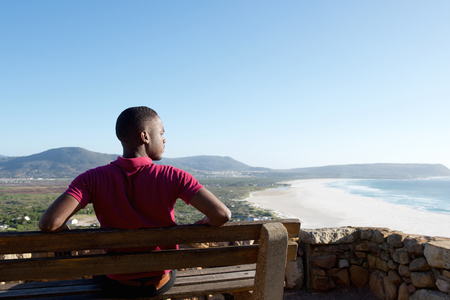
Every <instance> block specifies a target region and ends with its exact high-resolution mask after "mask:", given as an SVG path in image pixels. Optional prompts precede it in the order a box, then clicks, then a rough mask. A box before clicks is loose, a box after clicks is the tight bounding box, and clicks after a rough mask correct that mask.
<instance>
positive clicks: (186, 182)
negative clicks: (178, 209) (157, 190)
mask: <svg viewBox="0 0 450 300" xmlns="http://www.w3.org/2000/svg"><path fill="white" fill-rule="evenodd" d="M174 171H175V172H177V173H178V174H177V176H178V177H179V179H180V181H179V182H180V189H179V190H180V192H179V195H178V197H179V198H180V199H181V200H183V201H184V202H186V204H190V202H191V199H192V197H194V195H195V194H196V193H197V192H198V191H199V190H200V189H201V188H203V186H202V185H201V184H200V183H199V182H198V180H197V179H195V178H194V176H192V175H191V174H189V173H188V172H186V171H183V170H180V169H176V168H174Z"/></svg>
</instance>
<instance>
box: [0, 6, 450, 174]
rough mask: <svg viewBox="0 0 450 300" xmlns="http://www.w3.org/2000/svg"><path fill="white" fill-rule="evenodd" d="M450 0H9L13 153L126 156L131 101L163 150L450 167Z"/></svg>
mask: <svg viewBox="0 0 450 300" xmlns="http://www.w3.org/2000/svg"><path fill="white" fill-rule="evenodd" d="M449 15H450V1H447V0H442V1H422V0H421V1H414V0H407V1H334V0H332V1H331V0H330V1H325V0H324V1H301V0H295V1H289V0H286V1H245V0H244V1H241V0H240V1H203V0H199V1H181V0H180V1H132V0H131V1H100V0H98V1H82V0H77V1H61V0H53V1H52V0H47V1H31V0H29V1H25V0H17V1H0V105H1V108H0V154H1V155H7V156H25V155H31V154H35V153H39V152H42V151H45V150H48V149H52V148H59V147H82V148H85V149H88V150H91V151H95V152H101V153H110V154H121V146H120V143H119V142H118V141H117V139H116V137H115V132H114V124H115V121H116V118H117V116H118V115H119V113H120V112H121V111H122V110H123V109H125V108H127V107H130V106H137V105H146V106H149V107H151V108H153V109H155V110H156V111H157V112H158V114H159V115H160V116H161V118H162V120H163V124H164V127H165V129H166V134H165V137H166V139H167V143H166V152H165V157H169V158H175V157H187V156H195V155H219V156H231V157H232V158H234V159H236V160H238V161H241V162H243V163H245V164H248V165H250V166H255V167H269V168H276V169H287V168H298V167H310V166H324V165H335V164H353V163H382V162H384V163H442V164H444V165H446V166H447V167H450V136H449V133H450V118H449V112H450V38H449V33H450V18H449Z"/></svg>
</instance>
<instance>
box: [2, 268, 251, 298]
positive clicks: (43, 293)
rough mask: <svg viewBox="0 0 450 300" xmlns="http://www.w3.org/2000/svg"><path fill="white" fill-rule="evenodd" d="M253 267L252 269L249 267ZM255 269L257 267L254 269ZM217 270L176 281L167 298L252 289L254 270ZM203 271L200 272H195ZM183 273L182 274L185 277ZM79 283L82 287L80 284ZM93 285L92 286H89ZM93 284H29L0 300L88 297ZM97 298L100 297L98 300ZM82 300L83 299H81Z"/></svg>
mask: <svg viewBox="0 0 450 300" xmlns="http://www.w3.org/2000/svg"><path fill="white" fill-rule="evenodd" d="M246 266H252V265H246ZM253 266H254V265H253ZM214 269H218V271H219V273H218V274H216V275H215V276H214V275H211V274H202V275H201V276H193V277H187V276H183V277H181V278H177V280H176V281H175V285H174V287H173V288H172V289H171V290H170V291H169V292H168V293H166V294H164V296H165V297H169V296H173V295H178V296H180V295H183V296H189V295H194V294H196V295H198V294H199V293H201V294H206V293H207V292H208V291H211V292H212V291H215V292H219V291H222V292H223V293H224V292H230V291H235V290H240V291H242V289H244V290H249V289H251V287H252V286H253V278H254V273H255V270H251V271H250V272H248V271H239V272H235V273H230V272H228V273H222V272H223V268H214ZM196 271H201V270H196ZM183 272H184V271H180V273H183ZM77 282H78V283H79V284H77ZM88 282H90V283H91V284H86V283H88ZM92 282H93V280H92V279H90V280H70V281H67V282H64V281H60V282H54V283H53V284H55V283H56V286H51V285H52V282H36V283H33V284H32V283H26V284H22V286H28V288H23V287H22V288H21V289H11V290H9V291H3V292H0V299H24V298H25V299H27V298H29V297H36V296H40V297H50V296H52V297H58V299H61V297H66V296H70V295H79V296H81V295H83V294H86V293H89V294H90V293H93V294H95V293H99V292H100V285H99V284H94V283H92ZM95 298H97V296H95ZM80 299H81V298H80Z"/></svg>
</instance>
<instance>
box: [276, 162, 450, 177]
mask: <svg viewBox="0 0 450 300" xmlns="http://www.w3.org/2000/svg"><path fill="white" fill-rule="evenodd" d="M288 171H289V172H292V173H295V174H298V175H302V176H307V177H317V178H418V177H438V176H450V170H449V169H448V168H447V167H445V166H444V165H441V164H382V163H379V164H357V165H336V166H324V167H312V168H298V169H290V170H288ZM284 172H286V170H284Z"/></svg>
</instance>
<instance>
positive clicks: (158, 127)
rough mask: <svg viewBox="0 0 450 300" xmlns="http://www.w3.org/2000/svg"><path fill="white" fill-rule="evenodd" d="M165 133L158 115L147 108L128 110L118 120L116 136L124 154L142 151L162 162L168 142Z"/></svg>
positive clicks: (131, 108)
mask: <svg viewBox="0 0 450 300" xmlns="http://www.w3.org/2000/svg"><path fill="white" fill-rule="evenodd" d="M163 133H164V127H163V125H162V122H161V119H160V118H159V116H158V114H157V113H156V112H155V111H154V110H153V109H151V108H148V107H146V106H139V107H130V108H127V109H126V110H124V111H123V112H122V113H121V114H120V115H119V117H118V118H117V122H116V135H117V138H118V139H119V140H120V142H121V143H122V146H123V148H124V153H125V152H135V153H137V152H140V150H141V149H142V150H145V153H146V155H147V156H149V157H150V158H151V159H153V160H160V159H161V158H162V153H163V152H164V143H165V142H166V140H165V139H164V137H163V136H162V135H163ZM140 156H142V155H140Z"/></svg>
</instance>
